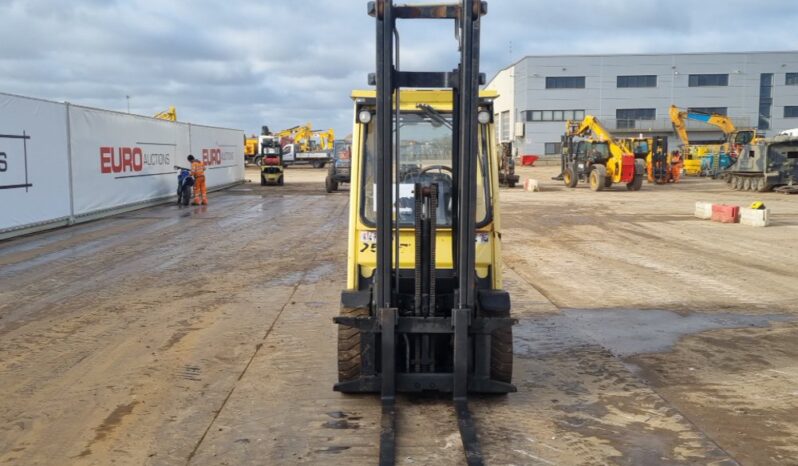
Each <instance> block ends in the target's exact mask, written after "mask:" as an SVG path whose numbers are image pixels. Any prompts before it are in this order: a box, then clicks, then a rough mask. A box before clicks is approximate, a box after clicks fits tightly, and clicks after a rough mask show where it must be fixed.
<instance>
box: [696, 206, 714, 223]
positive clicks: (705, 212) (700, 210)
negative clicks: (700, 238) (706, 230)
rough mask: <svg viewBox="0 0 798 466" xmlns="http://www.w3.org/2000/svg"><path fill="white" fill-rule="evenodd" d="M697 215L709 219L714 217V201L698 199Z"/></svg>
mask: <svg viewBox="0 0 798 466" xmlns="http://www.w3.org/2000/svg"><path fill="white" fill-rule="evenodd" d="M695 216H696V217H698V218H700V219H704V220H709V219H711V218H712V203H711V202H701V201H698V202H696V203H695Z"/></svg>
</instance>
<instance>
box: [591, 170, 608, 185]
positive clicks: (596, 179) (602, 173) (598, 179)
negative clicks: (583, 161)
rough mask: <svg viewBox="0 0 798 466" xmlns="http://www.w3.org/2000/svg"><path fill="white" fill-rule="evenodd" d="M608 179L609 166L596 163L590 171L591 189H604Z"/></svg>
mask: <svg viewBox="0 0 798 466" xmlns="http://www.w3.org/2000/svg"><path fill="white" fill-rule="evenodd" d="M606 179H607V167H605V166H604V165H595V166H594V167H593V170H591V171H590V189H592V190H593V191H603V190H604V186H605V183H606Z"/></svg>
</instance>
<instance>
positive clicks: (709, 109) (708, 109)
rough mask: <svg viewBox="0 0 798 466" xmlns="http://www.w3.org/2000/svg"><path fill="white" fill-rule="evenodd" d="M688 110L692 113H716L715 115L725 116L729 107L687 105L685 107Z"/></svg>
mask: <svg viewBox="0 0 798 466" xmlns="http://www.w3.org/2000/svg"><path fill="white" fill-rule="evenodd" d="M687 111H688V112H692V113H708V114H712V113H714V114H716V115H723V116H726V115H728V114H729V113H728V112H729V109H728V108H726V107H689V108H688V109H687Z"/></svg>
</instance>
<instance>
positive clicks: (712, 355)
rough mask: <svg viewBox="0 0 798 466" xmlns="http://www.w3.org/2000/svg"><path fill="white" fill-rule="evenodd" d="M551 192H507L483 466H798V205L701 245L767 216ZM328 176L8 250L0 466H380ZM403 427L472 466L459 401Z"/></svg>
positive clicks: (403, 457)
mask: <svg viewBox="0 0 798 466" xmlns="http://www.w3.org/2000/svg"><path fill="white" fill-rule="evenodd" d="M547 170H548V171H547ZM550 171H551V170H550V169H534V168H531V169H530V168H523V169H522V177H527V176H531V177H535V178H538V179H540V180H544V182H543V188H544V191H543V192H541V193H525V192H522V191H520V190H518V189H515V190H503V191H502V196H503V197H502V201H503V203H502V217H503V222H504V227H503V230H504V235H503V254H504V260H505V265H506V266H505V269H504V273H505V288H506V289H508V290H509V291H510V293H511V296H512V300H513V312H514V316H515V317H516V318H518V320H519V324H518V325H517V326H516V327H515V329H514V333H515V339H514V346H515V351H516V359H515V361H514V365H515V370H514V383H516V385H517V386H518V392H517V393H514V394H510V395H507V396H502V397H473V398H472V401H471V407H472V412H473V415H474V418H475V420H476V422H477V426H478V430H479V435H480V439H481V443H482V448H483V452H484V454H485V457H486V461H487V463H488V464H500V465H521V464H523V465H527V464H533V465H534V464H542V465H553V464H555V465H561V464H568V465H570V464H573V465H583V464H628V465H641V464H642V465H658V464H663V465H670V464H696V465H706V464H714V465H732V464H756V465H759V464H785V465H791V464H798V447H796V445H798V441H796V439H798V422H796V420H795V413H796V412H798V392H796V388H795V387H798V363H797V362H796V361H798V323H796V320H795V318H796V316H798V309H797V308H796V303H797V302H798V288H796V287H795V286H794V284H795V279H796V277H795V274H794V271H795V270H798V267H796V266H797V265H798V252H796V251H795V250H794V238H795V237H796V233H798V207H797V206H796V205H795V203H794V202H793V201H790V200H789V199H788V198H786V197H784V196H780V195H772V196H771V195H768V196H769V197H767V198H766V199H765V202H766V203H767V204H768V205H769V206H770V207H771V208H772V209H774V219H776V221H777V225H776V227H774V228H767V229H750V228H746V227H742V226H739V225H734V226H730V225H718V224H710V223H708V222H701V221H697V220H694V219H692V218H691V215H690V214H691V213H692V205H693V203H694V202H695V201H696V200H709V201H725V202H738V203H743V202H749V201H750V200H751V199H748V198H749V197H751V196H754V194H753V193H736V192H735V193H728V192H727V191H725V186H723V185H722V184H716V183H713V182H711V181H709V180H699V179H689V180H687V182H685V183H683V184H682V185H681V186H664V187H652V186H649V185H646V186H644V188H643V191H641V192H640V193H628V192H626V191H625V190H623V191H618V192H608V193H592V192H590V191H589V190H586V189H583V188H577V189H576V190H573V191H571V190H565V189H563V188H562V187H560V186H559V185H557V184H556V183H554V182H549V181H545V180H548V178H549V177H550V176H551V175H552V173H550ZM324 173H325V171H324V170H312V169H305V168H291V169H289V170H288V172H287V178H286V186H285V187H282V188H278V187H260V186H257V185H253V184H247V185H243V186H239V187H236V188H233V189H230V190H228V191H226V192H222V193H215V194H212V196H211V205H210V206H209V207H207V208H188V209H178V208H177V207H175V206H160V207H154V208H150V209H144V210H141V211H137V212H132V213H128V214H124V215H120V216H117V217H113V218H109V219H106V220H101V221H97V222H92V223H89V224H84V225H78V226H76V227H73V228H67V229H62V230H57V231H53V232H48V233H42V234H38V235H33V236H28V237H25V238H19V239H17V240H12V241H7V242H4V243H0V298H2V301H0V355H2V357H1V358H0V391H2V393H3V394H4V396H3V397H2V398H0V463H2V464H102V465H105V464H111V463H114V464H137V465H138V464H152V465H172V464H198V465H199V464H202V465H204V464H214V465H216V464H229V465H239V464H346V465H352V464H374V462H375V461H376V458H377V449H378V446H377V444H378V434H379V417H380V402H379V399H378V397H377V396H370V395H366V396H345V395H341V394H339V393H336V392H333V391H332V385H333V383H334V382H335V377H336V368H335V338H336V333H335V331H336V328H335V326H334V325H333V324H332V317H333V316H334V315H335V314H336V313H337V309H338V300H339V293H340V290H341V288H342V287H343V286H344V281H345V277H344V273H343V269H344V264H345V261H346V249H345V248H346V226H347V225H346V218H347V215H346V212H347V208H348V203H347V193H346V189H345V188H344V191H343V192H339V193H334V194H331V195H327V194H325V193H324V192H323V177H324ZM249 175H255V176H256V173H255V172H253V171H250V172H249ZM252 178H253V179H255V177H254V176H252ZM660 188H661V189H660ZM763 245H766V246H767V247H763ZM619 251H620V252H619ZM399 407H400V410H399V417H398V432H399V437H398V445H397V446H398V457H397V463H398V464H435V465H438V464H464V459H463V453H462V447H461V445H460V439H459V434H458V429H457V425H456V418H455V416H454V412H453V411H452V408H451V405H450V403H449V401H448V399H447V397H445V396H422V397H416V396H413V397H411V396H400V398H399Z"/></svg>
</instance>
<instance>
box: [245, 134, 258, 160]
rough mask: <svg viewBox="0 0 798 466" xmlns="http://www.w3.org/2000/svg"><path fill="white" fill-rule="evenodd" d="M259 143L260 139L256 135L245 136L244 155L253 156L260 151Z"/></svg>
mask: <svg viewBox="0 0 798 466" xmlns="http://www.w3.org/2000/svg"><path fill="white" fill-rule="evenodd" d="M259 143H260V139H258V138H257V137H251V138H245V139H244V156H245V157H254V156H256V155H258V152H260V150H259V147H258V144H259Z"/></svg>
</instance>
